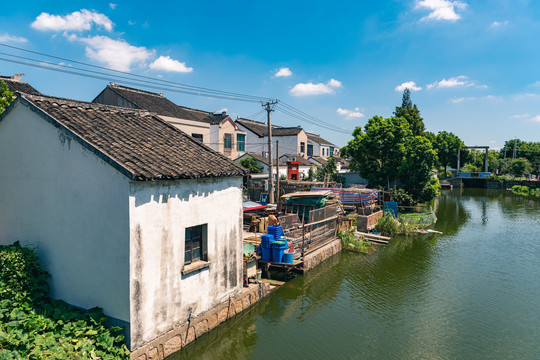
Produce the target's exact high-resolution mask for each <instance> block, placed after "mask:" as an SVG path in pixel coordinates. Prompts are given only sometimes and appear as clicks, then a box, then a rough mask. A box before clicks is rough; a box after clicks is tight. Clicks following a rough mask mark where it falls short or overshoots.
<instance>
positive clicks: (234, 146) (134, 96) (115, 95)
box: [92, 83, 246, 159]
mask: <svg viewBox="0 0 540 360" xmlns="http://www.w3.org/2000/svg"><path fill="white" fill-rule="evenodd" d="M92 102H94V103H99V104H105V105H114V106H121V107H127V108H132V109H144V110H148V111H152V112H154V113H156V114H158V115H159V116H160V117H161V118H162V119H163V120H165V121H167V122H168V123H170V124H172V125H174V126H175V127H177V128H178V129H180V130H182V131H183V132H185V133H186V134H188V135H191V136H192V137H194V138H195V139H197V140H199V141H201V142H203V143H204V144H206V145H208V146H210V147H211V148H212V149H214V150H216V151H218V152H220V153H221V154H223V155H225V156H227V157H228V158H230V159H235V158H237V157H238V156H240V155H242V154H243V153H244V152H245V151H246V150H245V149H246V133H245V132H244V131H242V130H240V129H239V128H238V126H237V125H236V124H235V122H234V121H233V120H232V119H231V118H230V117H229V116H228V115H227V114H226V113H225V112H220V113H217V114H215V113H212V112H208V111H203V110H197V109H192V108H188V107H184V106H179V105H176V104H175V103H173V102H172V101H170V100H169V99H167V98H166V97H165V96H163V94H157V93H153V92H149V91H145V90H140V89H134V88H130V87H127V86H121V85H117V84H115V83H110V84H109V85H107V87H106V88H105V89H103V91H101V93H100V94H99V95H98V96H97V97H96V98H95V99H94V100H93V101H92Z"/></svg>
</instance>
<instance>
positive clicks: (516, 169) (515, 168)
mask: <svg viewBox="0 0 540 360" xmlns="http://www.w3.org/2000/svg"><path fill="white" fill-rule="evenodd" d="M510 166H511V169H512V174H513V175H514V176H523V175H525V174H526V173H528V172H530V171H531V163H530V162H529V160H527V159H525V158H519V159H514V160H512V162H511V165H510Z"/></svg>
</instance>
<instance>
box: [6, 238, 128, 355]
mask: <svg viewBox="0 0 540 360" xmlns="http://www.w3.org/2000/svg"><path fill="white" fill-rule="evenodd" d="M48 278H49V274H48V273H47V272H46V271H44V270H43V269H41V268H40V266H39V260H38V258H37V256H36V255H35V253H34V252H33V251H32V250H31V249H28V248H25V247H21V246H19V244H18V243H15V244H13V245H9V246H0V360H3V359H93V360H97V359H129V350H128V349H127V347H126V346H125V344H124V336H123V335H121V334H119V331H120V330H122V329H121V328H119V327H110V328H109V327H107V326H105V325H104V323H105V322H106V321H107V318H106V317H105V316H104V315H103V312H102V311H101V309H99V308H93V309H90V310H88V311H82V310H79V309H75V308H72V307H69V306H68V305H67V304H66V303H65V302H64V301H60V300H53V299H51V298H49V296H48V292H49V287H48V284H47V279H48Z"/></svg>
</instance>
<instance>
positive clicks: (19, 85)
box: [0, 76, 41, 95]
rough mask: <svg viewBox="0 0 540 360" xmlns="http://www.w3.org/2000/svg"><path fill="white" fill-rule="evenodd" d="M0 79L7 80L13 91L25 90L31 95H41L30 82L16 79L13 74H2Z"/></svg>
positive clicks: (9, 87) (10, 89)
mask: <svg viewBox="0 0 540 360" xmlns="http://www.w3.org/2000/svg"><path fill="white" fill-rule="evenodd" d="M0 80H3V81H5V83H6V84H7V86H8V89H9V91H11V92H13V93H14V92H23V93H26V94H30V95H41V93H40V92H39V91H37V90H36V89H34V88H33V87H32V86H31V85H30V84H28V83H27V82H24V81H20V80H14V79H13V78H12V77H11V76H0Z"/></svg>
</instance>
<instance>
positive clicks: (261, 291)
mask: <svg viewBox="0 0 540 360" xmlns="http://www.w3.org/2000/svg"><path fill="white" fill-rule="evenodd" d="M275 289H276V287H275V286H273V285H270V284H268V283H265V282H261V284H260V286H259V284H250V285H249V287H247V288H243V291H242V293H241V294H239V295H237V296H235V297H231V298H230V299H228V300H226V301H224V302H223V303H221V304H220V305H218V306H216V307H214V308H213V309H212V310H209V311H207V312H205V313H202V314H200V315H199V316H197V317H195V318H193V319H191V321H190V322H188V323H187V324H184V325H182V326H179V327H178V328H176V329H174V330H171V331H169V332H168V333H167V334H164V335H162V336H160V337H158V338H157V339H155V340H153V341H151V342H149V343H148V344H146V345H145V346H143V347H141V348H139V349H137V350H134V351H133V352H132V353H131V359H133V360H163V359H165V357H167V356H169V355H171V354H173V353H175V352H177V351H179V350H181V349H182V348H183V347H184V346H186V345H188V344H189V343H191V342H192V341H194V340H195V339H197V338H198V337H200V336H201V335H202V334H205V333H207V332H208V331H210V330H212V329H214V328H215V327H217V326H218V325H219V324H221V323H223V322H225V321H227V320H228V319H230V318H232V317H233V316H235V315H236V314H239V313H240V312H242V311H244V310H246V309H248V308H249V307H250V306H252V305H254V304H256V303H257V302H258V301H260V300H261V299H262V298H264V297H265V296H268V295H270V294H271V293H272V292H273V291H274V290H275Z"/></svg>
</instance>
